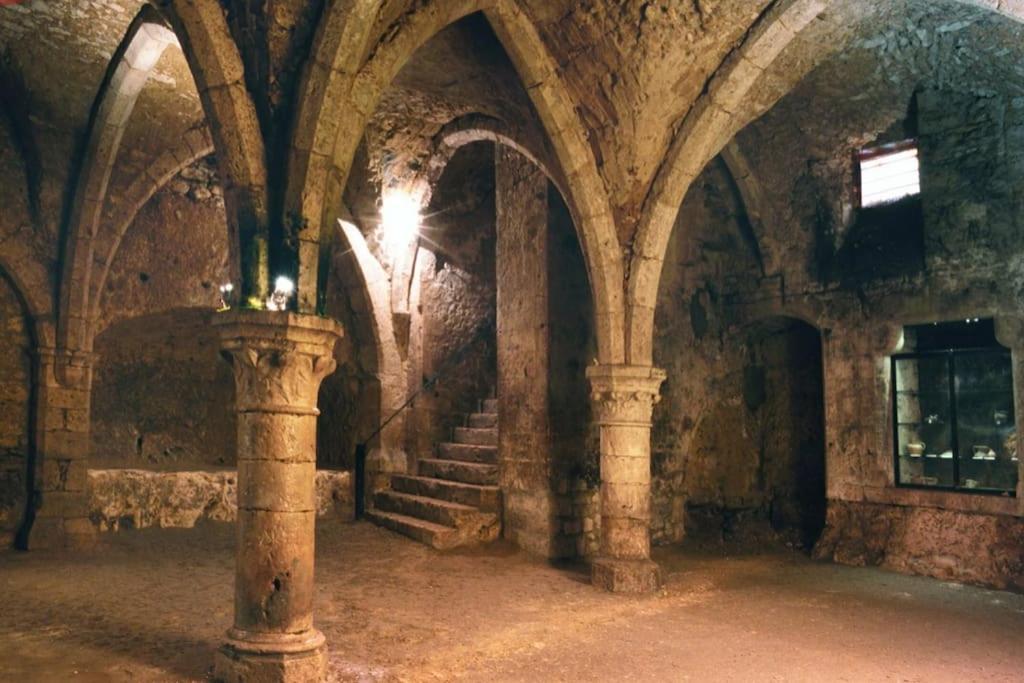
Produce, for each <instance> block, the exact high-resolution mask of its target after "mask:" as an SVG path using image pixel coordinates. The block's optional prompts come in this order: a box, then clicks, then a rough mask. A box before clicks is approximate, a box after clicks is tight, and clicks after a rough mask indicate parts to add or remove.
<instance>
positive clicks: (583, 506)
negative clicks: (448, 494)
mask: <svg viewBox="0 0 1024 683" xmlns="http://www.w3.org/2000/svg"><path fill="white" fill-rule="evenodd" d="M496 170H497V180H498V186H497V208H498V248H497V269H498V283H499V284H498V398H499V399H500V407H501V414H500V417H499V427H500V433H499V459H500V484H501V489H502V501H503V505H504V520H503V525H504V527H503V531H504V534H505V537H506V538H509V539H511V540H512V541H513V542H515V543H516V544H517V545H518V546H519V547H521V548H525V549H526V550H528V551H530V552H533V553H536V554H540V555H543V556H546V557H573V556H590V555H592V554H594V553H595V552H596V550H597V542H598V530H599V529H598V524H599V517H600V509H599V505H598V501H597V485H598V482H599V478H600V475H599V473H598V464H597V460H598V445H597V438H596V434H594V433H592V430H591V428H590V410H589V405H590V400H589V385H588V382H587V379H586V376H585V372H586V366H587V362H588V359H589V358H592V357H593V355H594V353H595V350H596V343H595V340H594V333H593V330H594V322H593V304H592V301H591V296H590V290H589V285H588V283H587V276H586V268H585V265H584V263H583V255H582V253H581V251H580V247H579V241H578V237H577V235H576V233H575V229H574V227H573V223H572V219H571V217H570V215H569V211H568V209H567V208H566V206H565V204H564V202H563V201H562V199H561V197H560V196H559V195H558V193H557V191H555V189H554V188H553V187H552V186H551V183H550V182H549V181H548V179H547V178H546V177H545V176H544V174H543V172H542V171H541V170H540V169H538V168H537V167H536V166H534V165H533V164H532V163H531V162H530V161H528V160H527V159H525V158H524V157H522V156H521V155H519V154H518V153H517V152H515V151H513V150H511V149H509V148H507V147H499V148H498V156H497V160H496Z"/></svg>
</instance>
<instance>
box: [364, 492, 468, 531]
mask: <svg viewBox="0 0 1024 683" xmlns="http://www.w3.org/2000/svg"><path fill="white" fill-rule="evenodd" d="M373 505H374V508H375V509H377V510H383V511H384V512H397V513H398V514H400V515H406V516H408V517H416V518H417V519H425V520H427V521H428V522H433V523H434V524H441V525H444V526H450V527H458V526H464V525H465V523H466V522H467V520H468V519H469V518H470V517H473V516H476V515H479V514H480V511H479V510H478V509H476V508H474V507H470V506H468V505H461V504H459V503H451V502H449V501H447V500H441V499H440V498H430V497H427V496H418V495H413V494H410V493H400V492H398V491H378V492H377V493H376V494H374V496H373Z"/></svg>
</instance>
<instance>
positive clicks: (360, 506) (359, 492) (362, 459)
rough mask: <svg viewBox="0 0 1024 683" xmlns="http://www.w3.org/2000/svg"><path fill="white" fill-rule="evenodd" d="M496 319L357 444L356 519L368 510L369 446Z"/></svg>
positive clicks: (490, 324)
mask: <svg viewBox="0 0 1024 683" xmlns="http://www.w3.org/2000/svg"><path fill="white" fill-rule="evenodd" d="M494 325H495V319H494V317H493V316H488V317H487V318H485V319H484V321H483V322H481V323H480V324H479V325H477V328H476V329H475V330H474V331H473V336H472V337H471V338H470V339H469V341H467V342H466V343H465V344H463V345H462V346H460V347H459V348H458V349H457V350H456V351H455V352H454V353H452V354H451V355H449V356H448V357H447V358H445V359H444V362H442V363H441V365H440V366H438V368H437V370H435V371H434V374H432V375H431V376H430V377H425V378H424V379H423V381H422V382H421V383H420V386H419V388H417V389H416V391H414V392H412V394H410V395H409V396H408V397H407V398H406V399H405V401H404V402H403V403H402V405H401V406H399V407H398V408H397V409H396V410H395V411H394V412H393V413H391V415H389V416H388V418H387V419H386V420H384V421H383V422H381V423H380V426H379V427H377V428H376V429H375V430H373V432H372V433H371V434H370V435H369V436H368V437H366V438H365V439H363V440H362V441H361V442H360V443H358V444H356V472H355V478H356V481H355V497H356V500H355V508H356V509H355V514H356V518H357V519H358V518H360V517H362V513H363V511H364V510H365V508H366V501H365V500H364V496H365V493H366V491H365V489H366V447H367V445H368V444H369V443H370V442H371V441H372V440H373V439H374V437H376V436H377V435H379V434H380V433H381V432H383V431H384V430H385V429H386V428H387V426H388V425H389V424H391V422H392V421H393V420H394V419H395V418H396V417H398V416H399V415H400V414H401V413H402V411H404V410H405V409H406V408H408V407H409V406H411V405H412V404H413V403H414V402H415V401H416V399H417V398H418V397H419V395H420V394H422V393H423V392H424V391H426V390H427V389H429V388H431V387H432V386H434V385H435V384H437V382H438V380H440V379H441V378H442V377H443V376H444V375H445V374H446V373H447V372H448V371H449V370H450V369H451V368H452V367H453V366H455V365H458V364H459V363H461V362H462V360H463V359H464V358H465V356H466V354H467V353H469V351H470V349H472V348H475V347H476V345H477V344H478V343H479V342H480V341H481V340H482V339H484V338H485V337H486V336H487V333H489V332H491V331H492V330H494Z"/></svg>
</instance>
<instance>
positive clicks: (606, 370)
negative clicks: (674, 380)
mask: <svg viewBox="0 0 1024 683" xmlns="http://www.w3.org/2000/svg"><path fill="white" fill-rule="evenodd" d="M587 378H588V379H589V380H590V386H591V390H592V401H593V409H594V420H595V422H596V423H597V424H598V426H599V428H600V430H601V550H600V553H599V554H598V557H597V558H595V559H594V562H593V564H592V566H591V577H592V581H593V583H594V585H595V586H599V587H601V588H604V589H606V590H609V591H613V592H616V593H643V592H647V591H652V590H655V589H656V588H657V587H658V586H659V585H660V583H661V572H660V570H659V568H658V565H656V564H655V563H654V562H652V561H651V532H650V526H651V414H652V412H653V409H654V404H655V403H657V401H658V398H659V396H658V392H659V387H660V386H661V383H662V382H663V381H664V380H665V371H664V370H660V369H658V368H652V367H643V366H635V365H594V366H591V367H589V368H588V369H587Z"/></svg>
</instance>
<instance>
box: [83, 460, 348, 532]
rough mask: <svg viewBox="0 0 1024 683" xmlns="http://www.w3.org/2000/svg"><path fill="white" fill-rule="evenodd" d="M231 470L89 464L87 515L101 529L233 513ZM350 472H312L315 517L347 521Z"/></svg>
mask: <svg viewBox="0 0 1024 683" xmlns="http://www.w3.org/2000/svg"><path fill="white" fill-rule="evenodd" d="M236 482H237V475H236V473H235V472H233V471H202V470H199V471H175V472H153V471H151V470H136V469H108V470H89V519H90V520H91V521H92V522H93V524H95V525H96V526H97V528H98V529H99V530H100V531H121V530H126V529H145V528H147V527H152V526H155V527H160V528H175V529H177V528H192V527H193V526H195V525H196V524H197V523H200V522H202V521H213V522H234V521H235V520H236V519H237V518H238V504H237V492H238V486H237V483H236ZM353 504H354V501H353V490H352V474H351V472H332V471H328V470H319V471H317V473H316V511H317V517H333V518H337V519H342V520H346V521H351V519H352V516H353V512H354V509H353Z"/></svg>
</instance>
